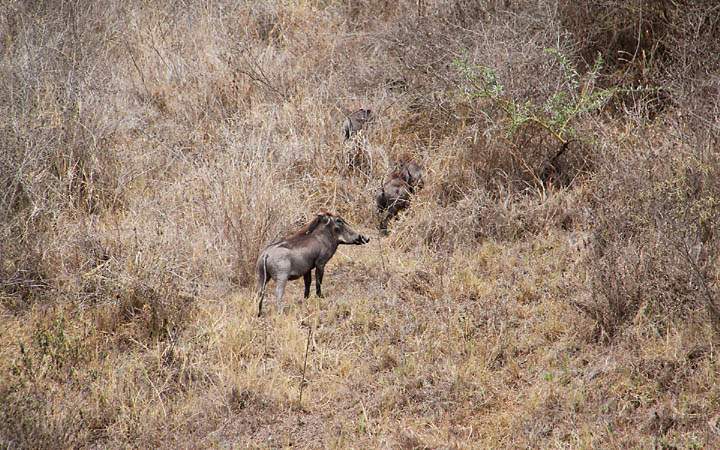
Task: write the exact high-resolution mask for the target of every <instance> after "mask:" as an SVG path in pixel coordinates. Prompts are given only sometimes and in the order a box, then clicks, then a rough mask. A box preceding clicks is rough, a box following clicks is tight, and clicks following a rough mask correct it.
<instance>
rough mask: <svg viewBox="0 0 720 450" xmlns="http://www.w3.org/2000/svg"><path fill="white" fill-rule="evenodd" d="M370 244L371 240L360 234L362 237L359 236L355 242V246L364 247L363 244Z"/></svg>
mask: <svg viewBox="0 0 720 450" xmlns="http://www.w3.org/2000/svg"><path fill="white" fill-rule="evenodd" d="M368 242H370V238H369V237H367V236H363V235H362V234H360V235H358V238H357V239H355V242H353V244H355V245H363V244H367V243H368Z"/></svg>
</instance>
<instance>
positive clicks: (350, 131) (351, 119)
mask: <svg viewBox="0 0 720 450" xmlns="http://www.w3.org/2000/svg"><path fill="white" fill-rule="evenodd" d="M373 118H374V117H373V113H372V111H370V110H369V109H358V110H357V111H355V112H354V113H351V114H349V115H348V116H347V117H346V118H345V121H344V122H343V124H342V133H343V138H344V140H346V141H347V140H349V139H350V138H351V137H353V136H354V135H355V134H357V132H358V131H360V130H362V129H363V128H364V127H365V125H366V124H367V123H369V122H371V121H372V120H373Z"/></svg>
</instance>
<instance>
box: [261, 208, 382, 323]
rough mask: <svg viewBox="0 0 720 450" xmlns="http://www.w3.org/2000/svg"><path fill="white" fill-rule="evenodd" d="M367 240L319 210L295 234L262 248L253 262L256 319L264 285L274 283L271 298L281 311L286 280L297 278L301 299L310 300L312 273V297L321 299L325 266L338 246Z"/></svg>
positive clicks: (334, 216) (263, 292) (343, 223)
mask: <svg viewBox="0 0 720 450" xmlns="http://www.w3.org/2000/svg"><path fill="white" fill-rule="evenodd" d="M368 242H370V239H369V238H368V237H366V236H363V235H362V234H359V233H358V232H357V231H355V230H353V229H352V228H350V226H349V225H348V224H347V223H346V222H345V221H344V220H343V219H342V217H339V216H337V215H335V214H333V213H330V212H328V211H325V210H321V211H320V212H319V213H318V215H317V216H315V218H314V219H313V220H312V221H311V222H310V223H308V224H307V225H305V226H304V227H302V228H301V229H300V230H298V231H297V232H296V233H294V234H291V235H290V236H287V237H285V238H284V239H281V240H280V241H276V242H273V243H272V244H270V245H268V246H267V247H265V249H264V250H263V251H262V253H260V257H259V258H258V260H257V265H256V271H257V285H258V292H259V295H260V303H259V304H258V316H260V315H262V304H263V299H264V297H265V288H266V286H267V284H268V282H269V281H270V280H271V279H272V280H275V297H276V301H277V307H278V310H280V311H282V308H283V303H282V298H283V294H284V292H285V284H286V283H287V282H288V280H296V279H298V278H300V277H302V278H303V280H304V281H305V294H304V296H305V298H308V297H309V296H310V283H311V271H312V270H313V269H315V293H316V294H317V296H318V297H322V296H323V295H322V279H323V273H324V272H325V264H327V262H328V261H330V258H332V257H333V255H334V254H335V251H336V250H337V248H338V245H341V244H348V245H363V244H367V243H368Z"/></svg>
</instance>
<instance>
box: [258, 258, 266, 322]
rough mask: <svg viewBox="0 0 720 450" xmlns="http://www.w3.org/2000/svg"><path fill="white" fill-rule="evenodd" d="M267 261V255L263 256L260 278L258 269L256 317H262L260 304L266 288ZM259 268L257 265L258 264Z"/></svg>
mask: <svg viewBox="0 0 720 450" xmlns="http://www.w3.org/2000/svg"><path fill="white" fill-rule="evenodd" d="M267 259H268V255H267V254H265V255H263V265H262V278H260V277H261V274H260V267H258V295H259V296H260V302H259V303H258V317H260V316H261V315H262V304H263V299H264V298H265V286H267V282H268V275H267ZM258 266H259V264H258Z"/></svg>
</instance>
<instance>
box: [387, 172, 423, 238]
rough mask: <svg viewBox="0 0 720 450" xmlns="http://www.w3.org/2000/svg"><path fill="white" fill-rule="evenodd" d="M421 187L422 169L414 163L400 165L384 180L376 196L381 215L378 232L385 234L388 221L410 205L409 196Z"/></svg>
mask: <svg viewBox="0 0 720 450" xmlns="http://www.w3.org/2000/svg"><path fill="white" fill-rule="evenodd" d="M422 185H423V170H422V167H420V165H419V164H418V163H416V162H415V161H407V162H403V163H400V164H399V165H398V167H397V168H396V170H394V171H392V172H391V173H390V175H388V177H387V178H386V179H385V183H384V184H383V185H382V188H381V189H380V192H379V193H378V195H377V198H376V202H377V209H378V213H380V214H381V219H380V231H382V232H387V225H388V222H390V220H391V219H392V218H393V217H395V216H397V214H398V213H399V212H400V211H402V210H403V209H405V208H407V207H408V206H409V205H410V196H411V195H412V194H414V193H415V192H416V191H417V190H418V189H420V188H421V187H422Z"/></svg>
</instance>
